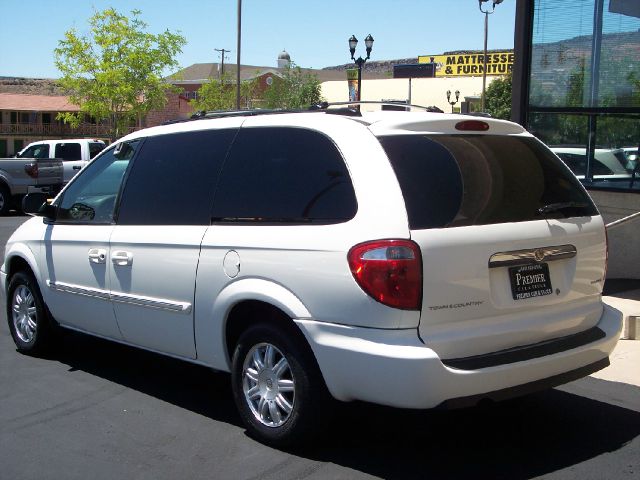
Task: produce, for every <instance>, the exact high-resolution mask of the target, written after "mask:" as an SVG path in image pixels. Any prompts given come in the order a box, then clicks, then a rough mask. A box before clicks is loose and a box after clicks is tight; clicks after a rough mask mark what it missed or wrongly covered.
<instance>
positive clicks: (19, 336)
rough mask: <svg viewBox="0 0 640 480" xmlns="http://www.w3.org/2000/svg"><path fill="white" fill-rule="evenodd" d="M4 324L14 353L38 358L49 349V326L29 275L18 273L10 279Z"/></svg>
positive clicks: (32, 279)
mask: <svg viewBox="0 0 640 480" xmlns="http://www.w3.org/2000/svg"><path fill="white" fill-rule="evenodd" d="M7 321H8V323H9V331H10V332H11V337H12V338H13V342H14V343H15V344H16V347H17V348H18V351H20V352H22V353H27V354H30V355H38V354H42V353H44V352H46V351H47V350H48V349H49V348H50V347H51V344H52V342H53V338H52V337H53V326H52V323H51V321H50V317H49V312H48V311H47V308H46V307H45V304H44V301H43V299H42V295H41V294H40V288H39V287H38V283H37V282H36V280H35V278H34V277H33V275H32V274H31V273H30V272H25V271H22V272H18V273H16V274H15V275H13V276H12V277H11V280H10V282H9V288H8V289H7Z"/></svg>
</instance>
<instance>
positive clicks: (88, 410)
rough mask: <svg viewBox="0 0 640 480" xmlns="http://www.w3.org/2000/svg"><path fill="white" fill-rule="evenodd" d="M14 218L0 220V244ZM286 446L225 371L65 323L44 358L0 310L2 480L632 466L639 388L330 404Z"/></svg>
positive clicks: (638, 449)
mask: <svg viewBox="0 0 640 480" xmlns="http://www.w3.org/2000/svg"><path fill="white" fill-rule="evenodd" d="M24 220H25V217H16V216H14V217H6V218H0V243H1V244H2V245H4V243H5V242H6V239H7V238H8V236H9V235H10V233H11V232H12V231H13V229H14V228H16V226H17V225H19V224H20V223H21V222H22V221H24ZM333 420H334V421H333V422H332V425H330V426H329V430H328V432H327V433H326V434H325V435H323V436H322V437H320V438H319V439H317V441H316V442H315V443H314V444H312V445H308V446H305V447H300V448H297V449H293V450H291V451H280V450H275V449H272V448H269V447H266V446H263V445H261V444H260V443H257V442H255V441H254V440H252V439H251V438H249V437H248V436H247V435H246V433H245V430H244V429H243V428H242V426H241V425H240V420H239V417H238V415H237V414H236V411H235V408H234V405H233V402H232V397H231V389H230V385H229V378H228V376H227V375H226V374H223V373H216V372H211V371H209V370H208V369H205V368H202V367H199V366H194V365H190V364H187V363H184V362H180V361H177V360H173V359H170V358H166V357H162V356H159V355H156V354H152V353H148V352H143V351H137V350H135V349H133V348H129V347H125V346H122V345H117V344H113V343H110V342H106V341H103V340H99V339H95V338H91V337H87V336H84V335H81V334H77V333H66V334H63V335H62V336H61V338H60V345H59V348H58V349H57V350H56V351H55V352H54V353H53V354H51V355H50V356H48V357H47V358H33V357H28V356H24V355H21V354H19V353H17V352H16V351H15V348H14V346H13V343H12V341H11V339H10V336H9V332H8V328H7V324H6V318H5V313H4V308H3V313H2V321H1V322H0V478H1V479H5V478H6V479H48V478H51V479H87V478H91V479H92V480H98V479H103V478H104V479H113V478H126V479H147V478H148V479H178V478H179V479H187V478H216V479H226V478H233V479H258V478H260V479H302V478H310V479H327V478H331V479H359V478H390V479H403V478H429V479H436V478H463V479H469V478H474V479H484V478H488V479H493V478H505V479H530V478H536V477H544V478H551V479H556V478H557V479H581V480H582V479H603V478H607V479H627V478H629V479H631V478H635V479H637V478H640V388H638V387H636V386H633V385H628V384H624V383H616V382H610V381H606V380H601V379H596V378H592V377H588V378H585V379H582V380H579V381H576V382H573V383H571V384H568V385H566V386H564V387H562V388H558V389H554V390H550V391H547V392H542V393H538V394H535V395H530V396H528V397H526V398H522V399H517V400H513V401H509V402H504V403H501V404H495V405H486V406H481V407H478V408H472V409H466V410H458V411H428V412H413V411H401V410H394V409H389V408H384V407H377V406H371V405H363V404H354V405H345V406H343V407H341V408H339V409H338V410H337V412H336V414H335V417H334V419H333Z"/></svg>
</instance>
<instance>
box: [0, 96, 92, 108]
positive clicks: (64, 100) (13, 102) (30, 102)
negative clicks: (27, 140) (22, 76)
mask: <svg viewBox="0 0 640 480" xmlns="http://www.w3.org/2000/svg"><path fill="white" fill-rule="evenodd" d="M0 110H14V111H26V112H32V111H36V112H78V111H79V110H80V108H79V107H78V106H77V105H73V104H71V103H69V97H60V96H51V95H23V94H19V93H0Z"/></svg>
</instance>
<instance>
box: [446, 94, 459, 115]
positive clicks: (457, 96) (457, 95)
mask: <svg viewBox="0 0 640 480" xmlns="http://www.w3.org/2000/svg"><path fill="white" fill-rule="evenodd" d="M454 95H455V96H456V99H455V100H454V101H453V102H452V101H451V90H447V102H448V103H449V105H451V113H453V106H454V105H455V104H456V103H458V99H459V98H460V90H456V91H455V92H454Z"/></svg>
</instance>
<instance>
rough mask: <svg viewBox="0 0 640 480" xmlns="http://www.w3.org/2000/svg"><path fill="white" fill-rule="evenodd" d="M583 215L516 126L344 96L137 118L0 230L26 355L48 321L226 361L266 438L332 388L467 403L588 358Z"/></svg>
mask: <svg viewBox="0 0 640 480" xmlns="http://www.w3.org/2000/svg"><path fill="white" fill-rule="evenodd" d="M606 263H607V240H606V235H605V227H604V224H603V220H602V217H601V216H600V214H599V213H598V210H597V209H596V207H595V206H594V204H593V202H592V200H591V199H590V198H589V195H588V194H587V192H586V191H585V190H584V188H583V187H582V185H581V184H580V182H579V181H578V180H577V179H576V177H575V176H574V175H573V174H572V173H571V171H570V170H569V169H568V168H567V167H566V166H565V165H564V164H563V163H562V162H561V161H560V160H559V159H558V158H557V157H556V156H555V155H554V154H553V153H552V152H551V151H550V150H549V149H548V148H547V147H546V146H545V145H543V144H542V143H541V142H540V141H538V140H537V139H536V138H534V137H533V136H532V135H530V134H529V133H527V132H526V131H525V130H524V129H523V128H522V127H521V126H519V125H516V124H514V123H510V122H506V121H500V120H493V119H489V118H475V117H470V116H461V115H448V114H441V113H428V112H427V113H425V112H393V111H381V112H372V113H360V112H359V111H357V110H353V109H350V108H340V109H336V110H332V109H320V110H315V111H310V112H299V113H282V112H268V111H254V112H251V111H250V112H236V113H233V114H228V115H222V114H211V115H204V116H202V117H200V118H198V119H194V120H191V121H185V122H178V123H172V124H169V125H164V126H159V127H154V128H150V129H146V130H141V131H138V132H135V133H133V134H131V135H128V136H127V137H124V138H122V139H121V140H119V141H118V142H116V143H115V144H114V145H111V146H110V147H109V148H107V149H106V150H105V151H103V152H102V153H101V154H100V155H99V156H98V157H96V158H95V159H94V160H93V161H92V162H91V163H90V164H89V165H88V166H87V167H86V168H85V169H84V170H82V171H81V172H80V174H79V175H77V176H76V177H75V178H74V179H73V180H72V181H71V182H70V183H69V184H68V185H67V187H66V188H65V189H64V190H63V191H62V192H61V193H60V194H59V195H58V196H57V197H56V199H55V200H54V201H53V203H50V204H48V203H45V204H43V205H42V207H41V208H40V210H39V216H37V217H35V218H32V219H31V220H29V221H27V222H26V223H25V224H23V225H22V226H21V227H20V228H18V230H17V231H16V232H15V233H14V234H13V236H12V237H11V238H10V240H9V241H8V243H7V247H6V254H5V260H4V264H3V266H2V272H1V280H2V285H3V287H5V288H6V295H7V317H8V322H9V327H10V330H11V334H12V336H13V339H14V341H15V344H16V345H17V347H18V350H19V351H21V352H24V353H30V354H37V353H40V352H41V351H42V350H43V349H45V348H47V347H49V346H50V344H51V342H52V339H53V337H52V335H51V332H52V330H53V329H54V328H58V327H64V328H68V329H73V330H78V331H81V332H86V333H89V334H91V335H96V336H99V337H102V338H106V339H109V340H113V341H116V342H120V343H125V344H128V345H133V346H136V347H140V348H143V349H146V350H151V351H154V352H160V353H163V354H166V355H169V356H172V357H174V358H179V359H183V360H186V361H188V362H194V363H197V364H201V365H206V366H208V367H210V368H212V369H216V370H221V371H226V372H230V373H231V381H232V386H233V394H234V397H235V401H236V404H237V407H238V410H239V412H240V415H241V417H242V419H243V421H244V423H245V425H246V427H247V429H248V431H249V432H250V433H251V434H252V435H254V436H256V437H257V438H259V439H260V440H261V441H264V442H266V443H269V444H273V445H286V444H290V443H292V442H295V441H298V440H300V439H302V438H304V437H307V438H308V435H310V434H311V433H312V432H313V431H315V430H316V429H317V428H319V427H320V426H325V427H326V426H330V425H331V421H332V420H333V418H334V417H332V416H331V415H330V414H329V412H330V408H329V406H330V405H331V403H332V402H333V401H334V400H336V399H337V400H340V401H353V400H360V401H366V402H373V403H377V404H382V405H389V406H394V407H400V408H412V409H427V408H432V407H437V406H466V405H474V404H476V403H477V402H478V401H480V400H482V399H487V398H488V399H497V400H499V399H503V398H507V397H510V396H514V395H522V394H525V393H528V392H531V391H534V390H538V389H542V388H549V387H552V386H555V385H559V384H562V383H565V382H568V381H571V380H574V379H577V378H580V377H582V376H585V375H588V374H590V373H592V372H594V371H596V370H599V369H601V368H604V367H605V366H607V365H608V357H609V354H610V352H611V351H612V350H613V348H614V346H615V344H616V342H617V339H618V337H619V336H620V330H621V328H622V316H621V313H620V312H618V311H617V310H614V309H612V308H611V307H609V306H607V305H605V304H604V303H603V302H602V287H603V283H604V279H605V272H606Z"/></svg>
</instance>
